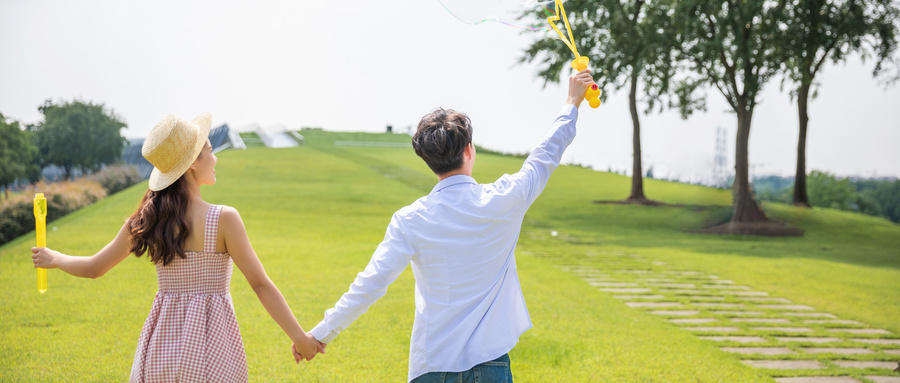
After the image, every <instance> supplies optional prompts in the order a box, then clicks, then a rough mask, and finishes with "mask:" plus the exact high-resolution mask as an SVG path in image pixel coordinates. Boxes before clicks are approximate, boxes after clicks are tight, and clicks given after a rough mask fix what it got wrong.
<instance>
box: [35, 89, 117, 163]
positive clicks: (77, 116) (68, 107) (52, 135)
mask: <svg viewBox="0 0 900 383" xmlns="http://www.w3.org/2000/svg"><path fill="white" fill-rule="evenodd" d="M38 110H39V111H41V113H42V114H43V115H44V121H43V122H42V123H40V124H39V125H37V126H36V127H35V134H36V137H35V138H36V141H37V146H38V149H39V151H40V156H41V159H42V160H43V161H44V162H45V163H46V164H53V165H57V166H60V167H62V168H63V169H64V170H65V172H66V178H67V179H70V178H71V177H72V169H74V168H76V167H77V168H79V169H80V170H81V172H82V174H86V173H88V171H95V170H97V169H99V168H100V166H102V165H103V164H108V163H113V162H115V161H118V160H119V159H120V158H122V149H124V148H125V138H124V137H122V136H121V134H120V133H119V131H120V130H121V129H122V128H125V127H126V125H125V123H124V122H122V121H121V119H120V118H119V117H118V116H116V115H115V113H113V112H112V111H109V112H107V111H106V109H105V107H104V106H103V104H94V103H91V102H88V103H85V102H82V101H78V100H75V101H72V102H63V103H61V104H58V105H57V104H54V103H53V102H52V101H51V100H47V101H45V102H44V104H43V105H41V106H40V107H38Z"/></svg>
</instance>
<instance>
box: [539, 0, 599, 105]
mask: <svg viewBox="0 0 900 383" xmlns="http://www.w3.org/2000/svg"><path fill="white" fill-rule="evenodd" d="M554 4H555V6H556V14H552V15H550V17H548V18H547V23H548V24H550V27H551V28H553V30H554V31H556V33H557V34H559V39H560V40H562V41H563V42H564V43H566V46H567V47H569V50H571V51H572V53H573V54H575V60H572V68H573V69H575V70H577V71H579V72H581V71H583V70H585V69H587V67H588V62H589V61H590V60H589V59H588V58H587V57H585V56H582V55H579V54H578V48H576V47H575V38H574V37H573V36H572V27H570V26H569V18H568V17H567V16H566V9H565V8H563V5H562V0H555V1H554ZM560 15H562V21H563V23H564V24H565V25H566V31H567V32H568V37H566V34H565V33H563V32H562V31H561V30H560V29H559V27H558V26H556V22H557V21H559V20H560ZM584 99H585V100H586V101H587V102H588V104H591V108H596V107H598V106H600V87H598V86H597V83H593V84H591V87H590V88H588V89H587V91H585V92H584Z"/></svg>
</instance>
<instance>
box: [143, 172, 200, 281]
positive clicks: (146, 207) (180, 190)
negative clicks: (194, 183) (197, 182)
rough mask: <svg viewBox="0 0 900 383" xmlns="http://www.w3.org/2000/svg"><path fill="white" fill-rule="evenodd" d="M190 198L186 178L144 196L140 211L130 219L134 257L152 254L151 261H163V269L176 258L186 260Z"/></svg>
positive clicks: (148, 192) (148, 191) (182, 177)
mask: <svg viewBox="0 0 900 383" xmlns="http://www.w3.org/2000/svg"><path fill="white" fill-rule="evenodd" d="M188 197H189V195H188V189H187V181H186V180H185V179H184V176H181V178H179V179H178V180H177V181H175V182H174V183H173V184H171V185H169V186H168V187H166V188H165V189H163V190H160V191H153V190H147V192H146V193H144V198H143V199H142V200H141V204H140V206H138V209H137V211H135V212H134V214H132V215H131V217H129V218H128V231H129V232H130V233H131V252H132V253H134V255H136V256H138V257H140V256H141V255H143V254H144V253H145V252H146V253H149V256H150V261H151V262H153V263H159V262H162V264H163V266H165V265H168V264H169V262H172V261H173V260H174V259H175V257H176V256H178V257H181V258H185V253H184V242H185V240H186V239H187V236H188V225H187V219H186V218H185V216H186V215H187V209H188Z"/></svg>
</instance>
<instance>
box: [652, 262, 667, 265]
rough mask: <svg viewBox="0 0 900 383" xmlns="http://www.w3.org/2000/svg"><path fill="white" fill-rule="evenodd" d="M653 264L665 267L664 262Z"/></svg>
mask: <svg viewBox="0 0 900 383" xmlns="http://www.w3.org/2000/svg"><path fill="white" fill-rule="evenodd" d="M653 264H654V265H656V266H665V265H666V263H665V262H659V261H656V262H653Z"/></svg>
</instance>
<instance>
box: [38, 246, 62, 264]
mask: <svg viewBox="0 0 900 383" xmlns="http://www.w3.org/2000/svg"><path fill="white" fill-rule="evenodd" d="M60 256H62V253H60V252H58V251H56V250H52V249H50V248H47V247H32V248H31V261H32V262H34V267H35V268H38V267H40V268H42V269H55V268H57V267H59V265H58V264H57V263H56V261H57V259H58V258H59V257H60Z"/></svg>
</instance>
